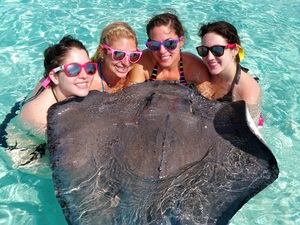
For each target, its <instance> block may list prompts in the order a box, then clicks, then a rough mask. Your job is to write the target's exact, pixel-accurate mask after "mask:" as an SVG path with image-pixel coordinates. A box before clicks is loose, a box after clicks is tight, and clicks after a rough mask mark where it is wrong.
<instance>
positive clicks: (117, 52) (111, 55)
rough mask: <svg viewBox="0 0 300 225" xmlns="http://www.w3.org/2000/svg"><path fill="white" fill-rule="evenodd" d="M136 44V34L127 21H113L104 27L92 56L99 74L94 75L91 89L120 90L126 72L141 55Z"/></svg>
mask: <svg viewBox="0 0 300 225" xmlns="http://www.w3.org/2000/svg"><path fill="white" fill-rule="evenodd" d="M137 45H138V41H137V38H136V34H135V32H134V31H133V29H132V28H131V27H130V26H129V25H128V24H127V23H124V22H115V23H112V24H110V25H108V26H107V27H105V28H104V29H103V31H102V33H101V37H100V42H99V46H98V49H97V51H96V53H95V54H94V56H93V57H92V61H93V62H97V63H98V70H99V76H95V78H94V81H93V83H92V86H91V90H99V91H101V92H103V91H105V92H110V93H113V92H116V91H120V90H122V89H123V86H124V83H125V80H126V76H127V73H128V72H129V71H130V70H131V69H132V68H133V65H134V64H135V63H136V62H138V61H139V59H140V58H141V56H142V52H141V51H140V50H139V49H138V48H137Z"/></svg>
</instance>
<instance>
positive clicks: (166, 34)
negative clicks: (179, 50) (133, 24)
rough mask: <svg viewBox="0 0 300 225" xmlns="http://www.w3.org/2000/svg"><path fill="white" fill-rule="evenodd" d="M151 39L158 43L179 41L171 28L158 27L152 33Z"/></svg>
mask: <svg viewBox="0 0 300 225" xmlns="http://www.w3.org/2000/svg"><path fill="white" fill-rule="evenodd" d="M150 38H151V39H152V40H156V41H164V40H166V39H170V38H172V39H177V38H178V36H177V34H176V31H175V29H173V28H172V27H171V26H158V27H154V28H153V29H152V30H151V31H150Z"/></svg>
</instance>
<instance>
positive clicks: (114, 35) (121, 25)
mask: <svg viewBox="0 0 300 225" xmlns="http://www.w3.org/2000/svg"><path fill="white" fill-rule="evenodd" d="M120 38H128V39H129V38H132V39H133V40H134V41H135V44H136V46H137V45H138V40H137V37H136V34H135V32H134V30H133V29H132V28H131V26H130V25H129V24H128V23H125V22H114V23H111V24H109V25H107V26H106V27H105V28H104V29H103V30H102V33H101V36H100V41H99V46H98V49H97V51H96V52H95V54H94V55H93V57H92V61H93V62H98V61H101V60H102V58H103V54H104V53H105V52H104V51H106V49H103V48H101V47H100V44H105V45H108V46H109V45H110V44H111V42H112V41H118V40H119V39H120Z"/></svg>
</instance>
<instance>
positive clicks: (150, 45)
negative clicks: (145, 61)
mask: <svg viewBox="0 0 300 225" xmlns="http://www.w3.org/2000/svg"><path fill="white" fill-rule="evenodd" d="M146 46H147V48H148V49H149V50H150V51H153V52H156V51H158V50H159V48H160V43H159V42H157V41H148V42H147V45H146Z"/></svg>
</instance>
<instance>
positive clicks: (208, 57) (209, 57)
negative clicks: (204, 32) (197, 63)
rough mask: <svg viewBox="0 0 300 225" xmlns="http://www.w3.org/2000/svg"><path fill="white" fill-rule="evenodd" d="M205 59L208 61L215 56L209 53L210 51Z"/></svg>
mask: <svg viewBox="0 0 300 225" xmlns="http://www.w3.org/2000/svg"><path fill="white" fill-rule="evenodd" d="M206 58H207V59H208V60H210V59H214V58H215V56H214V55H213V54H212V53H211V51H210V50H208V54H207V56H206Z"/></svg>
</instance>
